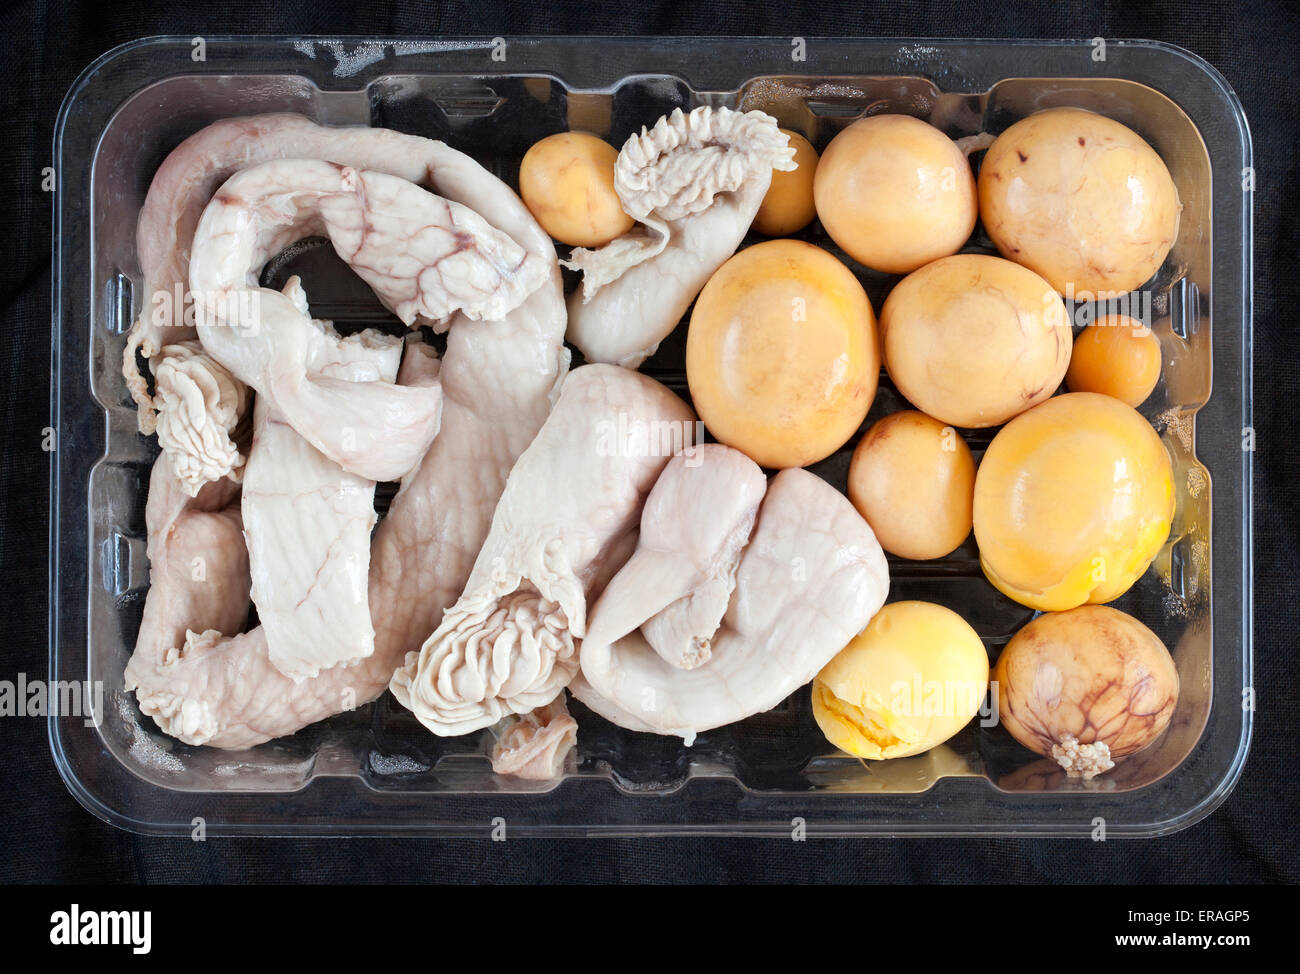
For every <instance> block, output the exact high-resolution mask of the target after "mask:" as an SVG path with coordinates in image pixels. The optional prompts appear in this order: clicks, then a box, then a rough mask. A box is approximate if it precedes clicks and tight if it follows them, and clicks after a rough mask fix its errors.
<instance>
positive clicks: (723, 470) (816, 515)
mask: <svg viewBox="0 0 1300 974" xmlns="http://www.w3.org/2000/svg"><path fill="white" fill-rule="evenodd" d="M717 449H722V450H726V449H728V448H725V447H722V448H717ZM730 452H731V453H735V451H730ZM757 472H758V471H757V469H756V468H755V469H753V470H748V471H747V470H746V469H745V468H744V464H737V463H734V462H725V461H718V462H713V463H711V462H710V461H709V459H708V458H707V457H706V458H705V462H704V463H703V464H702V465H701V466H699V467H698V468H696V469H695V470H691V469H690V468H688V467H686V466H685V465H680V464H676V463H675V464H674V466H672V467H670V468H669V469H668V470H667V471H665V473H664V476H663V478H661V483H663V484H664V486H665V487H667V488H668V491H667V494H666V496H665V497H664V498H663V501H664V502H663V503H659V504H655V505H654V506H653V507H652V506H651V505H649V504H648V505H647V510H650V511H652V516H653V517H655V518H658V519H660V520H669V521H671V520H673V519H674V517H673V513H674V512H673V507H674V506H676V508H677V510H676V519H681V520H683V521H687V522H689V521H690V519H691V506H692V505H691V503H690V498H692V497H694V496H699V495H701V494H702V493H706V492H711V493H712V494H713V495H714V496H715V497H716V498H717V500H718V501H719V502H721V501H722V500H723V498H725V497H726V496H727V495H728V494H731V495H733V496H735V498H736V501H735V502H734V503H731V504H723V503H719V504H718V506H717V507H716V508H715V513H714V518H713V520H714V521H716V522H717V523H718V524H726V525H729V526H730V525H735V526H738V527H739V528H741V529H744V528H745V527H747V526H748V521H747V520H746V517H745V514H746V512H747V511H748V510H750V508H751V505H753V504H755V503H756V502H757V498H755V497H754V494H756V493H757V494H759V495H760V496H761V497H762V502H761V505H760V506H759V507H758V518H757V521H756V522H755V523H754V528H753V533H752V535H749V536H748V537H747V538H746V539H745V541H744V542H743V552H742V553H741V554H740V556H739V566H738V567H737V568H735V575H734V584H733V585H732V586H731V587H730V588H729V589H727V590H725V591H724V590H722V589H721V588H719V590H718V591H717V593H716V594H717V595H718V596H719V597H720V599H721V605H719V604H718V603H717V602H715V603H714V611H713V612H710V613H694V614H692V616H693V620H694V621H700V620H707V625H706V628H704V629H701V628H699V627H698V626H696V625H691V626H689V627H687V628H686V630H685V631H688V632H692V633H693V636H694V638H695V639H696V640H700V641H706V642H707V645H708V648H709V654H708V656H707V658H706V659H704V661H703V662H698V661H696V660H690V662H692V663H693V664H695V665H692V666H691V667H690V668H687V667H685V666H684V665H683V661H682V659H681V658H680V656H679V655H678V654H676V653H673V654H668V653H665V652H664V646H663V645H662V644H661V643H660V644H656V643H655V642H652V638H653V636H654V629H653V628H648V627H650V626H651V625H652V624H653V623H654V621H655V619H656V618H657V617H659V616H661V615H662V613H663V612H665V611H669V610H671V609H673V607H674V606H678V605H680V602H672V601H669V600H670V599H672V598H674V597H676V598H677V599H679V600H680V599H681V598H682V597H685V596H688V595H689V594H690V593H692V592H699V591H700V590H701V589H700V580H701V578H707V576H708V575H709V574H711V573H716V566H721V565H729V564H730V562H731V560H732V559H733V558H734V557H735V554H734V550H735V541H734V532H733V531H731V530H728V531H717V532H715V533H714V536H713V538H712V539H711V540H706V541H705V542H704V548H705V550H702V551H694V550H691V549H692V548H693V547H697V546H698V545H696V544H694V543H692V544H689V545H688V544H686V543H684V542H679V543H678V546H677V551H676V556H675V557H674V556H673V553H672V552H670V551H667V550H665V547H664V540H665V539H666V538H667V537H670V535H667V534H666V533H665V532H663V531H662V530H659V529H656V528H654V526H653V525H647V523H646V521H645V520H644V519H643V521H642V526H641V537H642V539H643V541H644V540H645V539H646V538H647V536H649V537H650V538H651V539H655V538H657V539H658V540H657V541H653V542H652V543H653V544H654V547H655V548H656V549H657V550H655V551H650V550H648V549H647V546H646V545H641V546H639V547H638V549H637V552H636V553H635V554H634V555H633V556H632V558H631V559H630V560H629V561H628V562H627V564H626V565H625V566H624V567H623V569H622V570H621V571H620V572H619V573H618V574H617V575H615V576H614V578H613V579H612V580H611V581H610V583H609V585H608V587H607V588H606V589H605V592H604V594H603V595H602V596H601V597H600V600H599V601H598V602H597V603H596V605H595V607H594V609H593V610H592V615H591V625H590V628H589V630H588V637H589V638H587V639H585V640H584V641H583V644H582V654H581V664H582V672H581V674H580V675H579V676H578V677H577V678H575V679H574V680H573V682H572V683H571V685H570V691H571V692H572V693H573V695H574V696H575V697H576V698H577V699H579V700H581V701H582V702H583V703H584V704H586V705H587V706H588V707H590V708H591V709H592V710H594V711H595V712H596V713H598V714H600V715H601V716H602V717H605V718H606V719H608V720H611V721H613V722H614V723H616V724H618V725H619V726H621V727H625V728H627V729H629V730H637V731H649V732H652V733H655V734H666V735H675V736H679V737H682V738H683V739H685V740H686V742H687V743H688V744H689V743H690V742H691V741H692V740H693V739H694V737H695V735H696V734H697V733H699V732H702V731H706V730H710V729H712V728H714V727H721V726H722V725H724V724H731V723H735V722H736V721H739V720H744V719H745V718H746V717H748V716H750V715H752V714H757V713H762V712H763V711H765V710H770V709H771V708H772V707H774V706H776V705H777V704H778V703H780V702H781V701H782V700H783V699H784V698H785V697H787V696H789V695H790V694H791V693H793V692H794V691H795V690H797V689H798V688H799V687H801V686H803V685H804V684H806V683H808V682H809V681H811V680H812V678H813V677H814V676H815V675H816V674H817V672H818V671H819V670H820V669H821V668H822V667H823V666H825V665H826V663H828V662H829V661H830V660H831V658H832V657H834V656H835V654H836V653H838V652H839V651H840V650H841V649H843V648H844V646H845V645H846V644H847V643H848V641H849V640H850V639H852V638H853V636H854V635H856V634H857V633H858V632H859V631H861V630H862V628H863V627H865V626H866V624H867V623H868V622H869V621H870V619H871V617H872V616H873V615H875V613H876V612H877V610H879V608H880V607H881V605H883V604H884V601H885V596H886V594H887V593H888V591H889V571H888V568H887V566H886V564H885V556H884V554H883V553H882V552H881V550H880V545H879V544H878V543H877V542H876V537H875V534H874V533H873V532H872V530H871V527H870V526H869V525H868V524H867V522H866V521H864V520H863V519H862V517H861V515H859V514H858V512H857V511H855V510H854V509H853V505H852V504H850V503H849V502H848V500H847V498H845V497H844V495H843V494H841V493H840V492H839V491H837V490H836V489H835V488H834V487H832V486H830V485H829V484H828V483H826V482H825V481H824V480H822V479H821V478H820V477H818V476H816V475H815V474H811V473H809V472H808V471H806V470H801V469H799V468H797V467H796V468H791V469H789V470H783V471H781V472H780V473H779V474H777V475H776V476H775V477H774V478H772V481H771V483H770V484H769V485H766V492H765V493H762V487H761V486H758V487H757V489H755V487H751V486H747V485H748V484H749V483H750V482H751V481H752V479H753V477H754V475H755V474H756V473H757ZM759 476H760V477H761V474H760V475H759ZM692 479H694V480H700V481H706V482H707V481H718V483H715V484H713V485H708V484H704V485H696V486H695V487H694V488H692V487H691V484H690V481H691V480H692ZM673 481H676V483H673ZM728 487H729V488H731V490H727V489H725V488H728ZM660 493H661V488H660V486H659V485H656V487H655V494H656V495H658V494H660ZM742 496H744V497H745V498H746V499H745V500H744V501H743V502H742V500H741V498H742ZM656 499H658V498H656V497H653V496H652V501H654V500H656ZM648 528H649V530H648ZM690 533H691V534H692V535H703V534H704V532H703V529H702V528H701V527H700V525H699V524H696V525H695V527H694V529H693V531H692V532H690ZM708 549H712V551H713V555H712V556H709V555H708ZM708 566H715V568H714V572H709V571H702V569H705V568H707V567H708ZM639 593H644V595H643V596H642V595H640V594H639ZM665 605H667V607H668V608H667V609H665V608H663V606H665ZM724 607H725V611H718V610H719V609H723V608H724ZM638 609H639V611H637V610H638ZM638 626H639V627H640V628H638ZM678 628H681V627H678Z"/></svg>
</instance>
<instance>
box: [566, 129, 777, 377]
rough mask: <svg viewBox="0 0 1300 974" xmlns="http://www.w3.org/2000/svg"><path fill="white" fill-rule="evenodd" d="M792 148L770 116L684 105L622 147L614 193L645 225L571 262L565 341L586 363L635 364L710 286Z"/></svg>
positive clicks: (579, 250) (580, 251)
mask: <svg viewBox="0 0 1300 974" xmlns="http://www.w3.org/2000/svg"><path fill="white" fill-rule="evenodd" d="M794 168H795V162H794V149H793V147H791V146H790V145H789V139H788V137H787V136H786V135H785V134H784V133H783V132H782V131H781V130H780V129H779V128H778V127H777V124H776V119H774V118H772V117H771V116H770V115H766V114H764V113H763V112H759V111H752V112H736V111H732V110H731V109H728V108H716V109H715V108H711V107H709V106H703V107H700V108H697V109H695V110H694V111H692V112H690V113H689V114H686V113H684V112H682V110H681V109H680V108H679V109H677V110H675V111H674V112H673V113H672V114H671V115H667V116H665V117H663V118H661V119H659V121H658V122H657V123H655V126H654V128H652V129H644V128H643V129H642V130H641V132H640V134H638V135H633V136H632V137H631V138H629V139H628V140H627V142H626V143H624V145H623V148H622V149H621V150H620V152H619V154H618V160H617V161H616V163H615V165H614V189H615V191H616V192H617V193H618V196H619V199H620V201H621V202H622V204H623V209H624V210H625V211H626V212H627V213H628V215H629V216H631V217H633V218H634V219H636V220H638V221H639V222H640V224H641V225H640V226H638V227H634V228H633V229H632V230H630V231H629V232H628V233H626V234H624V235H623V236H621V237H618V238H617V239H615V240H613V241H611V242H610V243H608V244H606V245H605V246H604V247H601V248H600V249H598V250H587V249H586V248H582V247H579V248H576V249H575V250H574V251H573V253H572V255H571V256H570V258H569V259H568V260H567V261H565V262H564V263H565V265H566V266H567V267H570V268H573V269H574V270H580V271H581V272H582V287H581V289H580V290H579V291H577V292H575V293H574V295H573V296H572V297H571V298H570V300H569V330H568V338H569V341H571V342H572V343H573V344H575V345H576V346H578V348H579V349H581V350H582V353H583V354H584V355H585V356H586V357H587V360H588V361H592V362H609V363H613V364H616V365H623V366H627V367H628V368H636V367H637V366H638V365H640V364H641V362H642V361H644V360H645V359H646V358H647V357H648V356H650V355H651V354H653V352H654V350H655V349H656V348H657V347H658V345H659V343H660V342H661V341H663V339H664V337H665V336H667V335H668V333H669V332H671V331H672V330H673V328H674V327H676V325H677V323H678V322H679V321H680V320H681V317H682V315H683V314H685V312H686V309H687V307H689V306H690V303H691V302H692V301H693V300H695V296H696V295H697V294H699V292H700V289H701V288H702V287H704V284H705V282H707V281H708V279H709V277H710V276H711V275H712V274H713V272H714V271H716V270H717V269H718V268H719V267H720V266H721V265H722V263H723V262H724V261H725V260H726V259H727V258H728V257H730V256H731V255H732V254H733V253H735V251H736V247H737V246H739V244H740V241H741V240H742V239H743V238H744V236H745V234H746V233H747V232H748V230H749V226H750V224H751V223H753V222H754V215H755V214H756V213H757V212H758V208H759V206H760V205H761V204H762V202H763V197H764V196H765V195H766V194H767V189H768V186H769V185H770V184H771V180H772V170H774V169H778V170H782V171H790V170H793V169H794Z"/></svg>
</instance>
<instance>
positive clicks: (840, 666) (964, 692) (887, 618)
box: [812, 602, 989, 759]
mask: <svg viewBox="0 0 1300 974" xmlns="http://www.w3.org/2000/svg"><path fill="white" fill-rule="evenodd" d="M988 680H989V661H988V654H987V653H986V652H985V649H984V643H983V642H982V641H981V640H980V638H979V635H978V634H977V633H976V632H975V630H974V629H972V628H971V627H970V625H969V624H968V623H967V622H966V621H965V620H964V619H962V617H961V616H959V615H957V613H955V612H953V611H952V610H951V609H947V608H945V607H943V606H941V605H935V604H933V603H930V602H892V603H890V604H889V605H887V606H885V607H884V608H883V609H881V610H880V611H879V612H878V613H876V615H875V616H874V617H873V618H872V620H871V622H870V623H869V624H868V625H867V628H866V629H864V630H863V631H862V633H861V634H859V635H858V636H857V637H855V638H854V640H853V641H852V642H850V643H849V644H848V646H846V647H845V648H844V649H843V651H841V652H840V653H839V655H837V656H836V657H835V658H834V659H833V660H831V661H830V662H829V663H827V664H826V666H825V667H823V669H822V671H821V672H820V673H818V674H817V676H816V678H815V679H814V680H813V685H812V704H813V717H814V719H816V721H817V726H819V727H820V728H821V729H822V733H824V734H825V735H826V739H827V740H828V741H830V742H831V743H832V744H834V745H835V746H836V747H838V748H840V750H842V751H847V752H848V753H849V754H853V755H856V756H857V757H862V758H873V759H879V758H901V757H907V756H908V755H912V754H920V753H921V752H922V751H928V750H929V749H930V748H932V747H934V746H936V745H938V744H942V743H943V742H944V741H946V740H948V738H950V737H952V735H953V734H956V733H957V732H958V731H959V730H961V729H962V728H963V727H965V726H966V724H967V723H968V722H969V721H970V719H971V718H972V717H974V716H975V714H976V713H977V712H978V711H979V708H980V706H981V704H983V702H984V696H985V693H986V691H987V690H988Z"/></svg>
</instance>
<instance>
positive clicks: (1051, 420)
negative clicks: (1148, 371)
mask: <svg viewBox="0 0 1300 974" xmlns="http://www.w3.org/2000/svg"><path fill="white" fill-rule="evenodd" d="M1173 515H1174V480H1173V467H1172V465H1171V463H1170V460H1169V454H1168V452H1167V451H1166V450H1165V447H1164V444H1163V443H1161V442H1160V437H1159V436H1157V435H1156V432H1155V430H1154V429H1152V428H1151V424H1150V423H1148V422H1147V421H1146V420H1145V419H1143V418H1142V416H1141V415H1140V414H1139V413H1137V412H1136V411H1135V410H1134V409H1132V408H1131V407H1130V406H1126V405H1125V404H1124V403H1122V402H1120V401H1119V400H1118V399H1113V398H1111V397H1110V396H1103V395H1099V394H1097V393H1092V392H1074V393H1069V394H1067V395H1063V396H1057V397H1056V398H1054V399H1049V400H1047V402H1045V403H1043V404H1042V405H1039V406H1035V407H1034V408H1033V409H1030V410H1029V411H1028V412H1025V413H1022V414H1021V415H1020V416H1017V417H1016V418H1015V419H1014V420H1012V421H1011V422H1010V423H1008V424H1007V425H1006V426H1005V427H1003V428H1002V430H1001V431H999V433H998V435H997V436H995V437H994V438H993V442H992V443H990V444H989V448H988V450H987V451H986V452H985V454H984V459H983V461H982V462H981V463H980V466H979V471H978V472H977V474H976V477H975V504H974V523H975V540H976V542H977V543H978V545H979V550H980V563H981V565H982V566H983V568H984V574H985V575H986V576H987V577H988V580H989V581H990V582H992V583H993V585H994V586H995V587H996V588H998V589H999V590H1000V591H1001V592H1003V593H1004V594H1006V595H1008V596H1010V597H1011V598H1013V599H1015V600H1016V601H1017V602H1020V603H1022V604H1024V605H1027V606H1030V607H1032V608H1035V609H1041V610H1042V611H1044V612H1058V611H1061V610H1063V609H1072V608H1074V607H1075V606H1078V605H1083V604H1084V603H1085V602H1109V601H1111V600H1112V599H1116V598H1118V597H1119V596H1121V595H1123V594H1124V593H1125V592H1126V591H1128V589H1129V587H1130V586H1131V585H1132V584H1133V583H1134V582H1135V581H1137V579H1138V578H1140V577H1141V576H1142V574H1143V572H1145V571H1146V570H1147V566H1148V565H1150V564H1151V560H1152V559H1153V558H1154V557H1155V556H1156V554H1157V553H1158V552H1159V551H1160V547H1161V545H1163V544H1164V542H1165V540H1166V539H1167V538H1168V536H1169V526H1170V523H1171V521H1172V520H1173Z"/></svg>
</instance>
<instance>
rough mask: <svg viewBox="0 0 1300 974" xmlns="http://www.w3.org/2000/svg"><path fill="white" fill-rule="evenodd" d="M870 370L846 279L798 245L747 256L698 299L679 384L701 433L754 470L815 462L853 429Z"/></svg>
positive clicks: (868, 340) (871, 358)
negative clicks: (686, 390)
mask: <svg viewBox="0 0 1300 974" xmlns="http://www.w3.org/2000/svg"><path fill="white" fill-rule="evenodd" d="M879 371H880V360H879V355H878V352H877V346H876V321H875V315H874V314H873V313H872V311H871V302H870V301H869V300H868V299H867V295H866V292H865V291H864V290H863V289H862V285H861V284H860V283H858V279H857V278H856V277H854V276H853V273H852V272H851V271H850V270H849V269H848V268H847V267H845V266H844V265H843V264H841V263H840V262H839V261H838V260H836V259H835V258H834V257H832V256H831V255H830V254H828V253H827V252H826V251H824V250H822V249H821V248H819V247H814V246H813V245H812V244H807V243H803V242H801V241H798V240H772V241H768V242H767V243H761V244H756V245H755V246H753V247H750V248H748V249H746V250H742V251H741V252H740V253H738V254H736V255H735V256H734V257H732V258H731V259H730V260H729V261H727V263H725V264H723V265H722V267H721V268H719V269H718V271H717V273H716V274H714V275H713V277H712V278H711V279H710V280H709V283H708V284H707V285H705V287H704V290H703V291H702V292H700V297H699V299H698V300H697V301H696V303H695V310H694V311H693V312H692V314H691V324H690V331H689V333H688V335H687V339H686V375H687V379H688V381H689V383H690V389H691V396H692V397H693V398H694V400H695V408H696V411H697V412H698V413H699V415H700V418H701V419H702V420H703V421H704V423H705V425H706V426H708V428H709V430H710V431H711V432H712V433H713V435H714V436H716V437H717V438H718V439H719V440H721V441H722V442H723V443H726V444H727V445H728V446H731V447H735V448H736V449H737V450H740V451H741V452H742V453H745V454H746V455H748V456H749V457H750V458H752V459H753V460H754V461H756V462H757V463H759V464H761V465H763V466H765V467H777V468H784V467H802V466H806V465H807V464H809V463H813V462H815V461H817V460H821V459H823V458H825V457H827V456H829V455H830V454H831V453H833V452H834V451H835V450H836V449H837V448H839V447H840V446H842V445H843V444H844V443H845V441H847V440H848V438H849V437H850V436H852V435H853V433H854V432H855V431H856V430H857V429H858V427H859V426H860V425H861V424H862V421H863V420H864V419H865V418H866V415H867V410H868V409H870V408H871V400H872V399H873V398H874V397H875V394H876V380H877V378H878V375H879Z"/></svg>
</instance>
